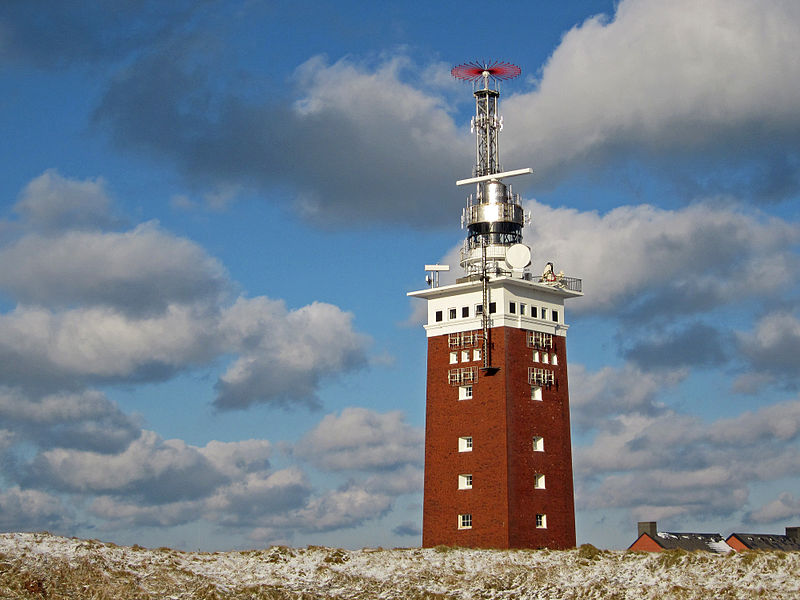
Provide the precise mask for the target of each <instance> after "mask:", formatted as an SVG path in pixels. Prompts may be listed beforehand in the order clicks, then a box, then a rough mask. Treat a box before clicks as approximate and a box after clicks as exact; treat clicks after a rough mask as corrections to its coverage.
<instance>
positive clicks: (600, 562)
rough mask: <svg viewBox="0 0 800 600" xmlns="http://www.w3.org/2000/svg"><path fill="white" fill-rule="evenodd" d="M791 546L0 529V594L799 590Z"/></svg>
mask: <svg viewBox="0 0 800 600" xmlns="http://www.w3.org/2000/svg"><path fill="white" fill-rule="evenodd" d="M798 575H800V552H790V553H786V552H743V553H739V554H730V555H727V556H725V555H714V554H710V553H708V552H682V551H669V552H663V553H656V554H649V553H642V552H620V551H609V550H601V549H598V548H595V547H594V546H592V545H590V544H584V545H582V546H581V547H579V548H577V549H575V550H569V551H551V550H522V551H513V550H511V551H501V550H494V551H492V550H470V549H466V548H449V547H437V548H433V549H428V550H423V549H419V548H410V549H394V550H383V549H372V550H359V551H348V550H342V549H338V548H324V547H316V546H312V547H309V548H288V547H286V546H273V547H270V548H266V549H263V550H248V551H241V552H213V553H204V552H181V551H177V550H172V549H170V548H158V549H155V550H148V549H146V548H142V547H141V546H132V547H123V546H116V545H114V544H104V543H101V542H98V541H96V540H78V539H66V538H59V537H56V536H51V535H48V534H1V535H0V598H8V599H17V598H19V599H23V598H24V599H31V598H45V599H67V598H69V599H74V598H81V599H84V598H85V599H89V600H105V599H108V600H112V599H113V600H134V599H135V600H148V599H151V598H152V599H155V598H158V599H172V600H179V599H184V598H185V599H198V600H212V599H213V600H223V599H224V600H227V599H248V600H284V599H293V600H297V599H300V600H311V599H316V598H332V599H342V600H344V599H348V600H360V599H370V600H371V599H374V598H385V599H395V598H397V599H400V598H402V599H404V600H405V599H410V600H434V599H436V600H445V599H447V600H450V599H467V598H486V599H489V598H514V597H516V598H519V597H525V598H552V599H559V600H569V599H575V600H577V599H581V600H583V599H619V600H635V599H640V598H641V599H656V598H658V599H661V598H667V599H672V598H674V599H681V600H694V599H698V600H699V599H701V598H709V597H713V598H722V599H731V600H733V599H736V600H738V599H750V598H770V599H782V598H797V597H800V577H798Z"/></svg>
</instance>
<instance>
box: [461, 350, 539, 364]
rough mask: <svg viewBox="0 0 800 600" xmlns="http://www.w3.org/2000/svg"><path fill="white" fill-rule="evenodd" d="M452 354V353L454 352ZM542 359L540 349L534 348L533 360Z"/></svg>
mask: <svg viewBox="0 0 800 600" xmlns="http://www.w3.org/2000/svg"><path fill="white" fill-rule="evenodd" d="M450 354H451V355H452V352H451V353H450ZM452 358H453V357H452V356H451V357H450V359H451V360H450V362H453V360H452ZM540 360H541V356H540V355H539V351H538V350H534V351H533V362H539V361H540Z"/></svg>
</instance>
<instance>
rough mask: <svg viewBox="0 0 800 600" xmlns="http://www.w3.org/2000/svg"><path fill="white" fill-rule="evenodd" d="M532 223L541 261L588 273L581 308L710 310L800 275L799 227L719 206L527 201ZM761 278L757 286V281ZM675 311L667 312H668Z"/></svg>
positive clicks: (777, 288) (530, 236) (769, 291)
mask: <svg viewBox="0 0 800 600" xmlns="http://www.w3.org/2000/svg"><path fill="white" fill-rule="evenodd" d="M528 208H529V209H530V210H532V212H533V223H532V225H530V226H529V227H527V228H526V230H525V238H526V240H528V241H529V243H531V244H532V245H533V247H534V254H535V256H536V257H538V258H537V259H535V262H534V265H538V264H539V263H541V266H542V267H543V265H544V263H545V262H547V261H548V260H553V261H554V262H555V265H556V269H557V270H564V271H565V272H566V274H567V275H573V276H575V277H581V278H583V282H584V289H585V290H587V291H590V293H591V297H590V299H591V301H587V300H580V301H575V302H573V303H572V305H571V308H570V310H571V311H575V313H584V314H585V313H592V312H614V313H617V314H619V313H623V314H624V313H625V312H626V311H635V310H636V309H640V310H641V309H642V307H643V306H645V305H646V306H647V307H648V308H650V309H655V308H659V309H661V310H660V311H655V310H653V312H655V313H660V314H665V311H673V312H674V311H675V310H676V306H675V305H674V302H673V303H672V305H671V306H670V302H668V301H670V300H672V299H673V297H681V298H683V303H682V304H681V305H680V307H679V308H680V310H681V311H682V312H683V313H684V314H685V311H686V310H687V309H689V310H696V311H698V310H702V311H705V310H710V309H712V308H714V307H717V306H721V305H724V304H726V303H729V302H731V301H733V300H734V299H736V300H737V301H741V299H742V298H743V297H745V298H746V297H748V296H753V295H754V294H758V296H760V297H762V298H764V297H768V296H769V295H777V294H778V293H782V292H783V291H784V290H785V284H786V282H787V281H792V280H794V279H795V278H796V275H797V273H798V270H799V269H798V266H800V265H798V261H797V257H796V255H795V254H794V245H795V244H796V243H797V241H798V239H800V230H798V228H797V227H796V226H794V225H793V224H791V223H789V222H786V221H783V220H780V219H777V218H767V217H764V216H760V215H754V214H750V213H747V212H744V211H741V210H739V209H737V208H736V207H726V206H721V205H716V206H713V205H710V204H698V205H693V206H689V207H686V208H682V209H680V210H665V209H661V208H656V207H654V206H648V205H639V206H622V207H619V208H615V209H613V210H611V211H610V212H608V213H606V214H604V215H600V214H598V213H596V212H579V211H577V210H574V209H566V208H551V207H549V206H546V205H543V204H539V203H537V202H530V203H529V204H528ZM754 281H758V282H759V283H758V285H757V286H754V285H753V282H754ZM667 314H669V313H667Z"/></svg>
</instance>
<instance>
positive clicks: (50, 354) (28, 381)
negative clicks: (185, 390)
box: [0, 172, 368, 409]
mask: <svg viewBox="0 0 800 600" xmlns="http://www.w3.org/2000/svg"><path fill="white" fill-rule="evenodd" d="M107 200H108V199H107V196H106V194H105V192H104V190H103V188H102V184H101V183H99V182H97V181H92V180H84V181H81V180H72V179H66V178H63V177H61V176H59V175H57V174H55V173H52V172H47V173H45V174H44V175H42V176H40V177H38V178H36V179H35V180H34V181H33V182H31V184H30V185H29V186H28V188H26V192H25V193H24V194H23V199H22V200H21V201H20V203H19V204H18V205H17V210H18V211H19V212H20V213H22V214H24V215H26V218H25V219H24V220H23V221H24V223H23V227H22V229H21V230H20V234H19V235H18V236H17V238H16V239H15V240H14V241H12V242H11V243H9V244H8V245H6V246H5V247H2V248H0V290H2V291H3V292H5V293H8V294H9V296H10V297H12V298H14V299H15V300H17V302H18V304H17V306H16V307H15V308H14V309H12V310H10V311H8V312H5V313H2V314H0V381H1V382H2V383H3V384H5V385H8V386H15V387H18V388H20V389H21V390H24V391H25V393H26V394H32V395H33V396H42V395H48V394H50V395H52V394H56V393H58V392H60V391H64V390H69V391H73V392H76V393H77V392H80V391H82V390H84V389H86V388H87V387H88V386H92V385H97V384H106V383H129V382H134V381H159V380H163V379H166V378H169V377H171V376H173V375H174V374H176V373H179V372H181V371H184V370H186V369H189V368H193V367H196V366H203V365H208V364H210V363H211V362H212V361H214V360H217V359H218V358H220V357H222V356H226V357H230V360H231V361H232V363H231V365H230V366H229V368H228V369H227V371H226V372H225V373H224V374H223V375H222V376H221V377H220V378H219V381H218V383H217V386H216V387H217V391H218V396H217V400H216V406H217V408H221V409H229V408H246V407H247V406H250V405H251V404H254V403H258V402H262V403H273V404H280V405H282V406H285V407H289V406H292V405H295V404H302V405H305V406H316V404H317V398H316V392H317V389H318V388H319V386H320V385H321V384H322V382H323V381H324V380H325V379H326V378H330V377H334V376H336V375H337V374H339V373H342V372H346V371H349V370H353V369H357V368H360V367H363V366H365V365H366V363H367V360H366V346H367V343H368V338H367V337H366V336H364V335H362V334H360V333H358V332H356V331H355V329H354V327H353V324H352V319H353V316H352V315H351V314H350V313H347V312H345V311H342V310H341V309H339V308H338V307H336V306H333V305H330V304H325V303H319V302H313V303H311V304H309V305H307V306H303V307H300V308H297V309H294V310H288V309H287V308H286V306H285V305H284V303H283V302H282V301H279V300H271V299H269V298H266V297H263V296H260V297H256V298H252V299H247V298H239V299H238V300H237V301H236V302H234V303H233V304H231V303H230V298H231V296H232V294H233V288H234V284H233V283H232V282H231V281H230V280H229V279H228V275H227V273H226V271H225V269H224V268H223V266H222V265H221V264H220V263H219V261H217V260H216V259H215V258H213V257H211V256H209V254H208V253H207V252H206V251H205V250H204V249H203V248H201V247H200V246H198V245H197V244H195V243H194V242H192V241H190V240H187V239H185V238H181V237H178V236H175V235H173V234H171V233H169V232H167V231H164V230H163V229H161V228H160V227H159V226H158V225H157V224H155V223H144V224H141V225H139V226H137V227H134V228H133V229H130V230H128V231H105V230H102V229H91V228H90V229H91V230H83V229H81V228H80V227H78V225H80V224H76V223H75V222H74V219H72V217H74V215H80V214H83V211H84V209H87V210H86V213H87V214H88V215H89V216H91V214H93V213H92V210H91V208H92V207H97V210H96V211H95V212H96V213H97V214H101V213H104V212H108V203H107ZM65 215H66V216H65ZM68 217H69V218H68ZM70 219H72V220H70ZM87 219H88V220H87V222H88V221H91V219H90V218H89V217H87ZM92 223H93V224H94V225H96V226H98V227H99V226H100V224H101V223H100V221H99V220H97V219H95V220H94V221H92ZM42 224H44V225H46V226H47V227H45V226H44V225H42ZM85 224H86V223H83V225H85ZM40 225H42V226H41V227H40ZM76 227H77V229H76ZM47 228H49V229H48V230H47V231H46V232H45V231H42V229H47Z"/></svg>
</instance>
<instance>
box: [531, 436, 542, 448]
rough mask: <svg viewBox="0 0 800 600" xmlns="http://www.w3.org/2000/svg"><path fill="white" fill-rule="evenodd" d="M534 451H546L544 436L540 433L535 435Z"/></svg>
mask: <svg viewBox="0 0 800 600" xmlns="http://www.w3.org/2000/svg"><path fill="white" fill-rule="evenodd" d="M533 451H534V452H544V438H543V437H541V436H538V435H535V436H533Z"/></svg>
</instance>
